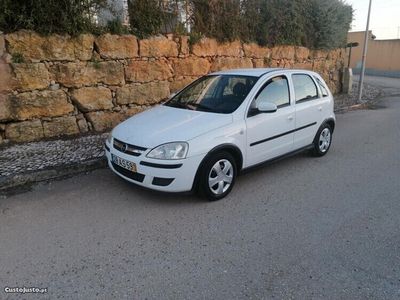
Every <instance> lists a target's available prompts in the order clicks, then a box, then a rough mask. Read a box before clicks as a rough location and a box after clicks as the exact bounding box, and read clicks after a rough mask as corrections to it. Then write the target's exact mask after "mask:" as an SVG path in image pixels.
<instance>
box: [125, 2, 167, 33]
mask: <svg viewBox="0 0 400 300" xmlns="http://www.w3.org/2000/svg"><path fill="white" fill-rule="evenodd" d="M128 12H129V21H130V25H131V29H132V31H133V33H134V34H136V35H137V36H138V37H140V38H144V37H147V36H150V35H154V34H157V33H159V32H160V30H161V26H162V24H163V12H162V10H161V6H160V3H159V1H158V0H129V1H128Z"/></svg>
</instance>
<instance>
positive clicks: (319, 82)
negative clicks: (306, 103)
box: [314, 77, 329, 97]
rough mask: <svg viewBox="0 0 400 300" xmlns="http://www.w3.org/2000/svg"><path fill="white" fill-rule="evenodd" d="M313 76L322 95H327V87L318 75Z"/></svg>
mask: <svg viewBox="0 0 400 300" xmlns="http://www.w3.org/2000/svg"><path fill="white" fill-rule="evenodd" d="M314 78H315V80H316V81H317V83H318V85H319V87H320V89H321V93H322V97H328V96H329V92H328V89H327V88H326V86H325V84H323V83H322V81H321V80H320V79H319V78H318V77H314Z"/></svg>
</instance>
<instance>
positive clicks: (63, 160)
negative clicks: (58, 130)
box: [0, 134, 107, 177]
mask: <svg viewBox="0 0 400 300" xmlns="http://www.w3.org/2000/svg"><path fill="white" fill-rule="evenodd" d="M106 137H107V134H99V135H91V136H84V137H78V138H74V139H68V140H52V141H40V142H32V143H27V144H16V145H12V146H9V147H4V148H1V149H0V177H8V176H15V175H17V174H21V173H28V172H29V173H30V172H35V171H40V170H45V169H49V168H54V167H59V166H63V165H69V164H76V163H81V162H85V161H89V160H94V159H99V158H102V157H104V149H103V144H104V141H105V139H106Z"/></svg>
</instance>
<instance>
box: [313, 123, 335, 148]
mask: <svg viewBox="0 0 400 300" xmlns="http://www.w3.org/2000/svg"><path fill="white" fill-rule="evenodd" d="M331 144H332V129H331V127H330V126H329V124H324V125H322V126H321V128H320V129H319V130H318V132H317V134H316V136H315V139H314V149H313V154H314V155H315V156H323V155H325V154H326V153H328V151H329V148H330V147H331Z"/></svg>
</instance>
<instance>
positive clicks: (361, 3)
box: [345, 0, 400, 40]
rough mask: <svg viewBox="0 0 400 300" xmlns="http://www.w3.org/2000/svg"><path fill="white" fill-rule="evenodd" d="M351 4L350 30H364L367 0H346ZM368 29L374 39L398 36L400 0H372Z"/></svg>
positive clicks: (399, 32) (399, 30)
mask: <svg viewBox="0 0 400 300" xmlns="http://www.w3.org/2000/svg"><path fill="white" fill-rule="evenodd" d="M345 2H347V3H348V4H351V5H352V6H353V10H354V17H353V18H354V21H353V23H352V29H351V31H365V28H366V26H367V15H368V4H369V0H346V1H345ZM369 29H370V30H372V33H373V34H374V35H376V39H378V40H384V39H398V38H400V0H372V9H371V20H370V26H369Z"/></svg>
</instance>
